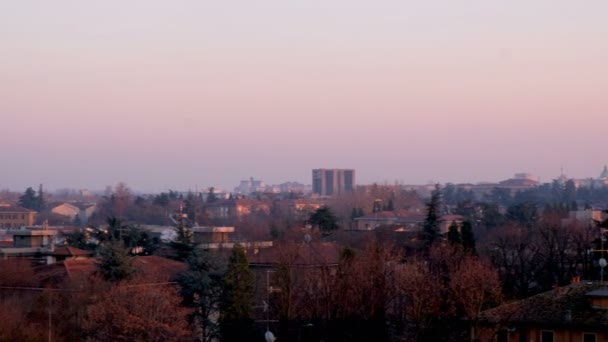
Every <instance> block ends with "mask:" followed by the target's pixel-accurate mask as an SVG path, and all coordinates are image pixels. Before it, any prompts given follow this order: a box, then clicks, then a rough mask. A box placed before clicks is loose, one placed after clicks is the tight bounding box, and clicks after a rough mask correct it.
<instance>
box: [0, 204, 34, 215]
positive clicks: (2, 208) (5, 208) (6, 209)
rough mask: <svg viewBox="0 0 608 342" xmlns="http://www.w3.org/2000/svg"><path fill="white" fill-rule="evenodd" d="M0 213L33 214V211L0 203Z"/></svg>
mask: <svg viewBox="0 0 608 342" xmlns="http://www.w3.org/2000/svg"><path fill="white" fill-rule="evenodd" d="M0 213H35V211H34V210H30V209H27V208H24V207H20V206H17V205H12V204H7V203H0Z"/></svg>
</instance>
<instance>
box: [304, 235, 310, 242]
mask: <svg viewBox="0 0 608 342" xmlns="http://www.w3.org/2000/svg"><path fill="white" fill-rule="evenodd" d="M310 241H312V237H311V236H310V234H306V235H304V242H306V243H310Z"/></svg>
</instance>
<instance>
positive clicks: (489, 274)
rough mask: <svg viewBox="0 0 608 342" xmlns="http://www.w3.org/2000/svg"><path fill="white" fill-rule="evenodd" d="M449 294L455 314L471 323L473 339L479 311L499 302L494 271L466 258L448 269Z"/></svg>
mask: <svg viewBox="0 0 608 342" xmlns="http://www.w3.org/2000/svg"><path fill="white" fill-rule="evenodd" d="M449 292H450V294H451V295H452V296H451V297H452V298H453V299H454V302H455V303H454V304H455V305H456V314H457V315H458V316H459V317H465V318H466V319H467V320H468V321H469V322H471V326H472V328H473V329H472V332H471V333H472V335H473V336H474V337H476V336H475V333H476V330H475V328H476V326H477V322H478V320H479V314H480V313H481V311H482V310H485V309H489V308H490V307H492V306H494V305H497V304H498V303H499V301H500V300H501V290H500V282H499V280H498V275H497V273H496V271H495V270H494V269H493V268H491V267H490V266H488V265H486V264H484V263H482V262H481V261H480V260H479V259H478V258H477V257H466V258H465V259H464V260H462V262H460V263H459V264H458V265H457V267H453V268H452V269H450V283H449Z"/></svg>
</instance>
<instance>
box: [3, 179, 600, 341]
mask: <svg viewBox="0 0 608 342" xmlns="http://www.w3.org/2000/svg"><path fill="white" fill-rule="evenodd" d="M355 174H356V173H355V170H353V169H314V170H312V177H311V185H306V184H301V183H298V182H287V183H284V184H279V185H266V184H265V183H264V182H263V181H262V180H258V179H254V178H249V179H247V180H243V181H241V182H240V184H238V186H236V187H235V188H234V190H233V191H224V190H221V189H217V188H215V187H208V188H205V189H204V190H202V191H179V190H168V191H166V192H161V193H149V194H145V193H140V192H137V191H135V190H133V189H130V188H129V187H128V185H127V184H124V183H119V184H117V185H115V186H108V187H107V188H106V189H105V191H100V192H95V191H88V190H70V189H60V190H57V191H54V192H50V191H46V190H45V189H44V187H43V185H40V186H39V187H38V188H37V189H36V190H34V187H28V188H27V189H25V190H24V191H23V192H16V191H11V190H8V189H6V190H3V191H2V192H0V290H1V291H0V317H2V319H1V320H0V340H6V341H46V340H56V341H63V340H65V341H71V340H86V341H106V340H113V341H121V340H138V341H139V340H142V341H144V340H145V341H168V340H171V341H192V340H199V341H219V340H222V341H244V340H259V341H262V340H264V338H265V339H266V340H267V341H274V340H275V339H277V340H278V341H281V340H289V341H292V340H293V341H320V340H323V341H415V340H416V341H435V340H437V341H438V340H442V341H471V340H475V341H494V340H496V341H515V340H517V341H519V340H527V339H530V340H532V339H534V340H538V341H554V340H557V341H561V340H563V339H562V338H564V336H569V338H572V339H571V340H573V341H575V340H582V341H601V338H602V336H603V333H604V332H605V331H606V329H608V326H607V323H606V322H607V320H606V319H605V318H606V316H605V315H606V312H608V311H606V308H607V307H608V306H606V303H608V290H606V287H605V285H604V267H605V266H606V259H605V258H604V252H608V250H606V249H605V248H606V247H604V241H605V240H606V230H605V229H606V228H608V210H607V209H608V169H607V168H606V167H604V169H603V170H602V171H601V172H599V176H598V177H593V178H587V179H570V178H568V177H567V176H565V175H563V174H562V175H560V176H558V177H556V178H555V179H553V180H552V181H551V182H549V183H541V182H539V181H538V180H535V179H534V177H533V176H532V175H530V174H526V173H517V174H515V175H514V177H513V178H510V179H506V180H504V181H501V182H497V183H479V184H452V183H447V184H428V185H404V184H397V183H396V184H368V185H363V184H357V183H356V178H355ZM606 280H607V281H608V279H606ZM256 336H257V337H256ZM577 336H578V337H577Z"/></svg>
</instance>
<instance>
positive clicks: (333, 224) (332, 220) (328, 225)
mask: <svg viewBox="0 0 608 342" xmlns="http://www.w3.org/2000/svg"><path fill="white" fill-rule="evenodd" d="M309 222H310V223H311V224H313V225H315V226H317V227H318V228H319V229H320V230H321V231H322V232H323V234H326V235H327V234H330V233H331V232H333V231H334V230H336V229H338V223H337V222H338V219H337V218H336V216H335V215H334V213H332V211H331V210H330V209H329V207H328V206H326V205H324V206H322V207H321V208H319V209H317V210H316V211H315V212H314V213H312V215H310V218H309Z"/></svg>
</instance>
